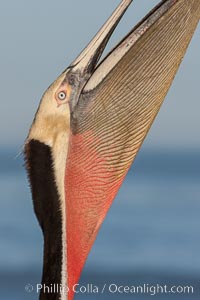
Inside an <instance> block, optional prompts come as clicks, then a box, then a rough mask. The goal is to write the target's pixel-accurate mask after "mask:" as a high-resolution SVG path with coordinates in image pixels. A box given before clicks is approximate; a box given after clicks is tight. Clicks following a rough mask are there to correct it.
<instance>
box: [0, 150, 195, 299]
mask: <svg viewBox="0 0 200 300" xmlns="http://www.w3.org/2000/svg"><path fill="white" fill-rule="evenodd" d="M16 153H17V151H16V149H14V148H13V149H4V150H2V151H1V152H0V192H1V201H0V211H1V218H0V254H1V255H0V293H1V299H6V300H11V299H12V300H13V299H14V300H25V299H30V300H33V299H38V294H37V292H36V285H37V283H40V278H41V266H42V244H43V241H42V234H41V231H40V228H39V226H38V223H37V220H36V218H35V216H34V213H33V209H32V200H31V196H30V192H29V187H28V181H27V179H26V174H25V171H24V169H23V161H22V158H21V157H17V158H15V156H16ZM199 231H200V154H199V152H198V151H184V150H181V149H178V150H176V151H164V150H160V151H158V150H155V151H154V150H153V149H151V150H148V151H147V150H144V151H141V152H140V154H139V155H138V157H137V158H136V161H135V163H134V165H133V166H132V168H131V170H130V172H129V174H128V176H127V178H126V180H125V182H124V184H123V186H122V187H121V189H120V191H119V193H118V196H117V198H116V199H115V201H114V203H113V205H112V207H111V209H110V211H109V213H108V216H107V218H106V220H105V222H104V224H103V226H102V228H101V230H100V233H99V235H98V237H97V240H96V242H95V244H94V247H93V248H92V251H91V253H90V255H89V258H88V260H87V263H86V266H85V268H84V271H83V274H82V277H81V284H82V285H83V286H87V284H93V288H94V287H95V286H96V287H98V289H99V291H98V293H95V292H92V291H91V289H90V291H87V292H86V293H83V292H82V293H81V292H80V293H79V294H76V297H75V299H77V300H78V299H83V300H86V299H91V300H92V299H106V300H108V299H110V300H113V299H120V300H122V299H123V300H124V299H152V298H156V299H167V300H168V299H176V300H180V299H188V300H189V299H200V234H199V233H200V232H199ZM144 284H145V285H146V286H149V287H150V286H157V284H158V285H168V286H169V287H170V286H192V287H193V293H190V294H187V293H184V294H180V293H176V294H172V293H168V294H165V293H161V292H160V293H157V294H155V295H150V293H146V294H145V293H143V294H133V293H120V292H116V293H112V292H110V291H109V287H110V286H112V287H114V285H115V286H117V287H119V286H129V287H131V286H138V285H140V286H142V285H144ZM27 285H32V286H33V289H34V290H33V291H31V292H30V291H29V292H26V290H25V287H26V286H27ZM104 285H106V286H105V291H104V293H101V292H102V288H103V287H104Z"/></svg>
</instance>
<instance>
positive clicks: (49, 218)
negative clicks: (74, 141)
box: [25, 140, 62, 300]
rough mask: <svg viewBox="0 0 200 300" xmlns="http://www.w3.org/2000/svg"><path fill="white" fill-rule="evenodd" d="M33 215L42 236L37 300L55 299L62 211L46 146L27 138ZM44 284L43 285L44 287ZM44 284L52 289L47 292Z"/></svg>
mask: <svg viewBox="0 0 200 300" xmlns="http://www.w3.org/2000/svg"><path fill="white" fill-rule="evenodd" d="M25 159H26V166H27V171H28V175H29V180H30V184H31V191H32V197H33V204H34V210H35V214H36V216H37V219H38V221H39V224H40V226H41V228H42V231H43V235H44V261H43V275H42V286H43V289H42V290H41V293H40V300H58V299H60V294H59V292H57V290H56V291H54V290H52V289H53V288H52V287H54V286H56V285H57V286H60V285H61V272H62V212H61V206H60V199H59V195H58V191H57V187H56V182H55V176H54V169H53V160H52V154H51V149H50V147H49V146H47V145H45V144H43V143H41V142H39V141H36V140H31V141H30V142H29V143H28V144H27V145H26V147H25ZM45 287H46V288H45ZM48 287H49V288H52V289H51V290H49V291H48Z"/></svg>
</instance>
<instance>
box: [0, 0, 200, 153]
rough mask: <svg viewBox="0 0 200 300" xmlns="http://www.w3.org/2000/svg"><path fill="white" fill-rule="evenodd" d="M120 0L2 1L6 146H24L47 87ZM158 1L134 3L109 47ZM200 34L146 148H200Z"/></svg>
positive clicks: (0, 70) (0, 67) (0, 66)
mask: <svg viewBox="0 0 200 300" xmlns="http://www.w3.org/2000/svg"><path fill="white" fill-rule="evenodd" d="M119 2H120V1H119V0H109V1H107V0H101V1H97V0H95V1H94V0H84V1H81V0H73V1H72V0H58V1H53V0H48V1H47V0H43V1H40V0H34V1H30V0H29V1H27V0H18V1H11V0H8V1H4V2H2V3H1V10H0V36H1V56H0V74H1V110H0V136H1V145H2V146H4V147H6V146H9V145H15V146H17V147H18V148H20V147H21V145H23V141H24V139H25V137H26V135H27V133H28V129H29V127H30V125H31V122H32V120H33V117H34V114H35V112H36V109H37V107H38V104H39V101H40V98H41V96H42V94H43V92H44V91H45V89H46V88H47V87H48V86H49V84H50V83H51V82H53V81H54V80H55V79H56V77H57V76H58V75H59V74H60V73H61V72H62V71H63V70H64V69H65V68H66V67H67V66H68V65H69V64H70V62H71V61H72V60H73V59H74V58H75V57H76V56H77V55H78V54H79V52H80V51H81V50H82V49H83V48H84V47H85V46H86V44H87V43H88V42H89V41H90V39H91V38H92V37H93V36H94V34H95V33H96V31H97V30H98V29H99V28H100V27H101V26H102V24H103V23H104V21H105V20H106V19H107V17H108V16H109V15H110V14H111V12H112V11H113V9H114V8H115V7H116V6H117V4H118V3H119ZM158 2H159V1H153V0H152V1H146V0H135V1H133V4H132V5H131V7H130V8H129V10H128V11H127V13H126V14H125V16H124V18H123V20H122V21H121V23H120V24H119V26H118V29H117V30H116V32H115V34H114V36H113V38H112V39H111V42H110V44H109V48H110V47H112V46H114V45H115V44H116V43H117V42H118V41H119V40H120V39H121V38H122V37H123V36H124V35H125V34H126V33H127V32H128V31H129V30H130V29H131V28H132V27H133V25H134V24H135V23H136V22H137V21H138V20H139V19H141V17H143V16H144V15H145V14H146V13H147V12H148V10H149V9H151V8H152V7H153V6H154V4H156V3H158ZM199 37H200V26H199V27H198V29H197V31H196V33H195V35H194V38H193V40H192V43H191V45H190V47H189V49H188V52H187V54H186V56H185V59H184V61H183V63H182V65H181V68H180V69H179V73H178V75H177V77H176V79H175V81H174V84H173V86H172V88H171V90H170V92H169V94H168V96H167V98H166V101H165V103H164V105H163V106H162V109H161V111H160V113H159V115H158V117H157V119H156V121H155V123H154V125H153V127H152V129H151V131H150V133H149V135H148V137H147V139H146V142H145V147H157V148H158V147H160V148H172V149H174V148H178V147H181V148H199V147H200V139H199V127H200V118H199V111H200V101H199V84H200V80H199V78H200V58H199V55H198V54H199V53H200V43H199ZM109 48H108V49H109Z"/></svg>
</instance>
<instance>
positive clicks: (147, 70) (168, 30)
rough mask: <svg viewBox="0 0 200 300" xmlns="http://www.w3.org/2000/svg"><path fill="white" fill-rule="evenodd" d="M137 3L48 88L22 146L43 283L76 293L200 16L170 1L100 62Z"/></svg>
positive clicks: (198, 10)
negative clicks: (39, 244) (39, 242)
mask: <svg viewBox="0 0 200 300" xmlns="http://www.w3.org/2000/svg"><path fill="white" fill-rule="evenodd" d="M131 2H132V0H122V1H121V3H120V4H119V6H118V7H117V9H116V10H115V11H114V13H113V14H112V15H111V17H110V18H109V19H108V21H107V22H106V23H105V25H104V26H103V27H102V28H101V30H100V31H99V32H98V33H97V35H96V36H95V37H94V39H93V40H92V41H91V42H90V43H89V45H88V46H87V47H86V48H85V49H84V51H83V52H82V53H81V54H80V55H79V56H78V57H77V58H76V59H75V60H74V61H73V62H72V64H71V65H70V66H69V67H68V68H66V70H65V71H64V72H63V73H62V74H61V75H60V76H59V77H58V78H57V79H56V80H55V82H54V83H53V84H52V85H51V86H50V87H49V88H48V89H47V90H46V92H45V93H44V95H43V97H42V100H41V102H40V105H39V108H38V111H37V113H36V115H35V119H34V121H33V124H32V126H31V129H30V132H29V135H28V137H27V140H26V143H25V157H26V166H27V170H28V175H29V180H30V184H31V190H32V196H33V203H34V209H35V213H36V215H37V218H38V221H39V224H40V226H41V228H42V231H43V234H44V264H43V277H42V284H43V285H44V284H45V285H46V286H48V285H51V284H53V283H54V284H61V285H62V286H67V287H68V289H69V291H68V292H67V293H66V294H61V295H60V294H59V293H55V294H53V295H52V294H46V293H45V292H44V289H42V291H41V294H40V299H43V300H44V299H68V300H72V299H73V296H74V292H73V286H74V285H75V284H76V283H77V282H78V280H79V277H80V274H81V271H82V269H83V266H84V263H85V261H86V259H87V256H88V253H89V251H90V249H91V247H92V245H93V243H94V240H95V238H96V235H97V233H98V230H99V228H100V226H101V224H102V222H103V220H104V218H105V216H106V214H107V212H108V209H109V208H110V206H111V204H112V201H113V199H114V198H115V195H116V193H117V191H118V189H119V187H120V185H121V184H122V182H123V180H124V178H125V176H126V174H127V171H128V169H129V168H130V166H131V164H132V162H133V160H134V158H135V156H136V154H137V152H138V150H139V149H140V147H141V144H142V142H143V140H144V138H145V136H146V135H147V133H148V130H149V128H150V126H151V124H152V122H153V120H154V119H155V117H156V115H157V113H158V111H159V109H160V106H161V104H162V102H163V100H164V98H165V96H166V94H167V92H168V90H169V87H170V85H171V83H172V81H173V78H174V76H175V74H176V72H177V69H178V67H179V65H180V63H181V60H182V58H183V56H184V54H185V52H186V49H187V47H188V45H189V42H190V40H191V38H192V36H193V33H194V30H195V28H196V26H197V24H198V21H199V18H200V1H198V0H190V1H188V0H163V1H161V3H160V4H158V5H157V6H156V7H155V8H154V9H153V10H152V11H151V12H150V13H149V14H148V15H147V16H146V17H145V18H144V19H143V20H142V21H141V22H140V23H139V24H138V25H137V26H135V27H134V28H133V30H132V31H131V32H130V33H129V34H128V35H127V36H126V37H124V39H123V40H122V41H121V42H120V43H119V44H118V45H117V46H116V47H115V48H114V49H113V50H112V51H111V52H110V53H109V54H108V55H107V56H106V57H105V58H104V59H103V60H102V61H101V62H99V59H100V57H101V55H102V53H103V50H104V49H105V46H106V44H107V42H108V40H109V38H110V36H111V34H112V33H113V31H114V29H115V27H116V26H117V24H118V22H119V21H120V19H121V17H122V16H123V14H124V13H125V11H126V9H127V8H128V6H129V5H130V4H131Z"/></svg>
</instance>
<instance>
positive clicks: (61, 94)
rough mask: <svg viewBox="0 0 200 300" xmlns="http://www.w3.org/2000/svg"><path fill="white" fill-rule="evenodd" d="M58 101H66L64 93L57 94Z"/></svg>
mask: <svg viewBox="0 0 200 300" xmlns="http://www.w3.org/2000/svg"><path fill="white" fill-rule="evenodd" d="M58 99H59V100H61V101H63V100H65V99H66V93H65V92H60V93H59V94H58Z"/></svg>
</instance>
